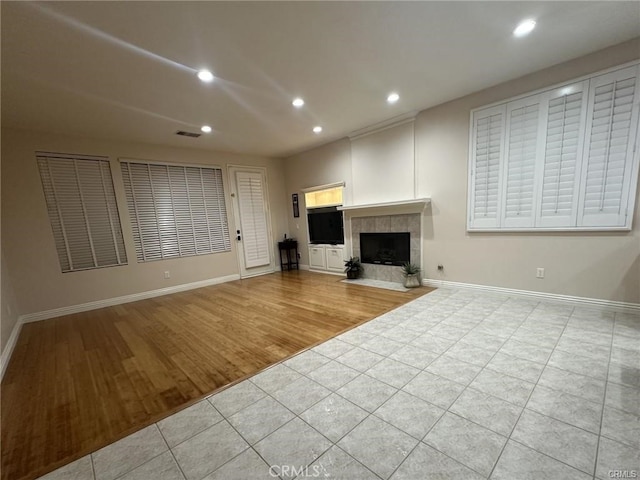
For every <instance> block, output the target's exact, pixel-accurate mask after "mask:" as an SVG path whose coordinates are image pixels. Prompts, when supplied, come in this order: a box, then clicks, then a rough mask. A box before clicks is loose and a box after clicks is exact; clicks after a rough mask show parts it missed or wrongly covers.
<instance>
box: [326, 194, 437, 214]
mask: <svg viewBox="0 0 640 480" xmlns="http://www.w3.org/2000/svg"><path fill="white" fill-rule="evenodd" d="M430 203H431V198H429V197H425V198H415V199H412V200H399V201H395V202H385V203H367V204H361V205H343V206H341V207H338V210H344V211H346V212H350V213H351V212H353V213H365V212H366V213H367V214H368V215H369V214H375V215H380V214H382V215H384V214H387V215H389V214H391V213H419V212H421V211H422V210H424V209H425V208H426V207H427V205H429V204H430ZM374 210H375V212H376V213H373V211H374Z"/></svg>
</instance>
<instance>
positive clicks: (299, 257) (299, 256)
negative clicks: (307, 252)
mask: <svg viewBox="0 0 640 480" xmlns="http://www.w3.org/2000/svg"><path fill="white" fill-rule="evenodd" d="M301 258H302V255H301V254H300V252H298V260H300V259H301Z"/></svg>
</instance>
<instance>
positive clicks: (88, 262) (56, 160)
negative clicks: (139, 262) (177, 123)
mask: <svg viewBox="0 0 640 480" xmlns="http://www.w3.org/2000/svg"><path fill="white" fill-rule="evenodd" d="M36 158H37V162H38V168H39V170H40V178H41V180H42V187H43V191H44V196H45V200H46V203H47V210H48V213H49V219H50V221H51V228H52V230H53V237H54V241H55V244H56V250H57V252H58V258H59V260H60V267H61V269H62V271H63V272H72V271H77V270H86V269H91V268H98V267H109V266H115V265H124V264H126V263H127V256H126V252H125V248H124V240H123V237H122V229H121V226H120V217H119V215H118V207H117V204H116V196H115V192H114V189H113V179H112V177H111V166H110V164H109V159H108V158H106V157H93V156H79V155H65V154H56V153H45V152H37V153H36Z"/></svg>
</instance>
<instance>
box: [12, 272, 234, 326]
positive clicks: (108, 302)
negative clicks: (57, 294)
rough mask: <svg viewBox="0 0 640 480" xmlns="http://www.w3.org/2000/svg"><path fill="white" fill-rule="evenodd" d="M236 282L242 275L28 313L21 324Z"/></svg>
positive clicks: (21, 320) (22, 318) (23, 316)
mask: <svg viewBox="0 0 640 480" xmlns="http://www.w3.org/2000/svg"><path fill="white" fill-rule="evenodd" d="M234 280H240V275H238V274H234V275H227V276H225V277H217V278H209V279H207V280H201V281H199V282H192V283H184V284H182V285H175V286H173V287H166V288H159V289H157V290H150V291H148V292H140V293H133V294H131V295H123V296H122V297H114V298H107V299H105V300H96V301H95V302H88V303H81V304H79V305H71V306H69V307H61V308H54V309H52V310H45V311H43V312H34V313H27V314H26V315H21V316H20V320H19V322H22V323H30V322H39V321H40V320H47V319H49V318H54V317H61V316H62V315H70V314H72V313H80V312H87V311H89V310H95V309H97V308H103V307H112V306H113V305H121V304H123V303H130V302H136V301H138V300H144V299H146V298H153V297H160V296H162V295H168V294H170V293H178V292H184V291H186V290H193V289H195V288H202V287H208V286H209V285H217V284H219V283H225V282H232V281H234Z"/></svg>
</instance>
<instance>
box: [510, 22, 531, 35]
mask: <svg viewBox="0 0 640 480" xmlns="http://www.w3.org/2000/svg"><path fill="white" fill-rule="evenodd" d="M534 28H536V21H535V20H531V19H529V20H524V21H523V22H520V24H518V26H517V27H516V29H515V30H514V31H513V35H514V36H516V37H524V36H525V35H529V34H530V33H531V31H532V30H533V29H534Z"/></svg>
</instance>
